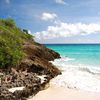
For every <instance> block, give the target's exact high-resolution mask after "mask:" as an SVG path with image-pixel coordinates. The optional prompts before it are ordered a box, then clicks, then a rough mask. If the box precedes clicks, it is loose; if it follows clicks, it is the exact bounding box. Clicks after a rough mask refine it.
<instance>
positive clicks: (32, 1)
mask: <svg viewBox="0 0 100 100" xmlns="http://www.w3.org/2000/svg"><path fill="white" fill-rule="evenodd" d="M7 17H11V18H13V19H14V20H15V21H16V23H17V25H18V27H21V28H24V29H28V30H30V31H31V34H32V35H34V36H35V40H36V41H37V42H40V43H100V0H0V18H7Z"/></svg>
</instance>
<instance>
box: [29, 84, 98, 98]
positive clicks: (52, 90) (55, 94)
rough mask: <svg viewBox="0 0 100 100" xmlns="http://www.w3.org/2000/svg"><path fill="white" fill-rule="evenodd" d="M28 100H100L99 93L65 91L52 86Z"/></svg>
mask: <svg viewBox="0 0 100 100" xmlns="http://www.w3.org/2000/svg"><path fill="white" fill-rule="evenodd" d="M28 100H100V93H94V92H88V91H82V90H75V89H65V88H63V87H57V86H55V85H52V86H50V87H49V88H48V89H46V90H43V91H40V92H39V93H38V94H37V95H36V96H34V97H32V98H30V99H28Z"/></svg>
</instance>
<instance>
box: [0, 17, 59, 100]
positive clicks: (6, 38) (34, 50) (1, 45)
mask: <svg viewBox="0 0 100 100" xmlns="http://www.w3.org/2000/svg"><path fill="white" fill-rule="evenodd" d="M57 58H60V55H59V54H58V53H57V52H55V51H53V50H51V49H48V48H46V47H45V46H44V45H41V44H39V43H36V42H35V41H34V39H33V36H32V35H30V34H28V33H27V32H23V31H22V29H20V28H18V27H17V26H16V24H15V22H14V20H13V19H11V18H10V19H9V18H8V19H0V100H26V99H27V98H28V97H29V96H30V95H33V94H34V95H35V94H36V93H37V92H38V91H40V90H42V89H44V88H45V85H46V84H47V83H48V82H49V81H50V79H52V78H53V77H55V76H57V75H58V74H61V72H60V70H59V69H58V68H56V67H55V66H54V65H53V64H52V63H50V62H49V61H52V60H54V59H57Z"/></svg>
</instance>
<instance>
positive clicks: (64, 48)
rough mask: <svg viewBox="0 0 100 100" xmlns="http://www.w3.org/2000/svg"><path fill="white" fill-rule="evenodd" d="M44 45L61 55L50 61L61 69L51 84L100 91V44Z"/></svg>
mask: <svg viewBox="0 0 100 100" xmlns="http://www.w3.org/2000/svg"><path fill="white" fill-rule="evenodd" d="M46 47H48V48H51V49H53V50H55V51H57V52H58V53H59V54H60V55H61V58H60V59H55V60H54V61H52V63H53V64H54V65H56V66H57V67H58V68H59V69H60V70H61V71H62V75H58V76H57V77H56V78H55V79H54V80H53V84H56V85H59V86H62V87H67V88H71V89H78V90H85V91H91V92H100V44H46Z"/></svg>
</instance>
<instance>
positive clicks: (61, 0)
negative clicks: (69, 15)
mask: <svg viewBox="0 0 100 100" xmlns="http://www.w3.org/2000/svg"><path fill="white" fill-rule="evenodd" d="M55 1H56V3H58V4H63V5H66V4H67V3H66V2H65V1H64V0H55Z"/></svg>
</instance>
